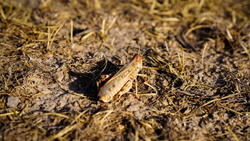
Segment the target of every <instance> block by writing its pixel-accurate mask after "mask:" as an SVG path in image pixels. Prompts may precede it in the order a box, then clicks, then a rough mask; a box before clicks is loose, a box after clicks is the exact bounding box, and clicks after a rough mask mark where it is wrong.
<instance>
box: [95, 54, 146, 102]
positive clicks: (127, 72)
mask: <svg viewBox="0 0 250 141" xmlns="http://www.w3.org/2000/svg"><path fill="white" fill-rule="evenodd" d="M141 69H142V56H141V55H139V54H136V55H135V56H134V57H133V59H132V61H131V62H129V63H128V64H126V65H125V66H123V67H122V68H121V69H120V70H119V71H118V72H117V73H116V74H115V75H114V76H113V77H112V78H111V79H110V80H108V81H107V83H105V84H104V85H103V86H102V87H101V89H100V91H99V93H98V95H97V96H98V98H99V100H100V101H103V102H109V101H111V100H112V99H113V97H114V96H115V95H122V94H124V93H126V92H128V91H129V90H130V89H131V87H132V84H133V81H135V91H136V93H135V96H136V98H138V97H137V80H136V77H137V75H138V72H139V71H140V70H141Z"/></svg>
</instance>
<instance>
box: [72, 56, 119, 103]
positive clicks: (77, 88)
mask: <svg viewBox="0 0 250 141" xmlns="http://www.w3.org/2000/svg"><path fill="white" fill-rule="evenodd" d="M118 70H119V67H118V66H117V65H115V64H113V63H112V62H110V61H107V62H105V60H102V61H99V62H97V65H95V66H93V67H92V68H90V69H89V71H88V73H80V72H77V71H73V70H70V71H69V72H68V73H69V76H70V77H72V78H74V79H75V80H74V81H73V82H71V83H70V84H69V90H71V91H73V92H74V93H76V94H83V96H87V97H89V98H90V99H93V100H98V99H97V93H98V88H97V82H98V81H99V80H100V78H101V75H107V74H109V75H110V74H111V75H112V74H115V72H117V71H118ZM104 83H105V82H102V83H101V85H100V86H102V85H103V84H104Z"/></svg>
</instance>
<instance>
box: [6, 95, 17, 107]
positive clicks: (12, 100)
mask: <svg viewBox="0 0 250 141" xmlns="http://www.w3.org/2000/svg"><path fill="white" fill-rule="evenodd" d="M19 102H20V100H19V98H18V97H14V96H10V97H8V99H7V107H8V108H17V105H18V104H19Z"/></svg>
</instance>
